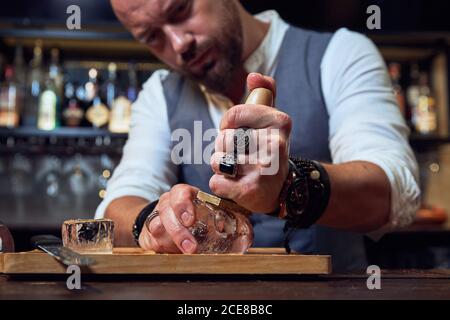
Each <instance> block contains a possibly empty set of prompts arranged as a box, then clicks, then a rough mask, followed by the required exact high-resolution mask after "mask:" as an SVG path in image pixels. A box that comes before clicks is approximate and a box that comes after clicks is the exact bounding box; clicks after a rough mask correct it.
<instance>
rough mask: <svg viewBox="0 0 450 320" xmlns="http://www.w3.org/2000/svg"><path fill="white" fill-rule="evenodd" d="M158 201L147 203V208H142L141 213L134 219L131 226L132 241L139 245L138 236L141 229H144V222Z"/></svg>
mask: <svg viewBox="0 0 450 320" xmlns="http://www.w3.org/2000/svg"><path fill="white" fill-rule="evenodd" d="M158 202H159V200H156V201H153V202H151V203H149V204H148V205H147V206H145V207H144V209H142V210H141V212H140V213H139V214H138V216H137V217H136V221H135V222H134V225H133V230H132V234H133V238H134V241H135V242H136V243H137V244H138V245H139V236H140V234H141V231H142V228H144V224H145V220H146V219H147V218H148V216H149V215H150V214H151V213H152V212H153V211H154V210H155V208H156V206H157V205H158Z"/></svg>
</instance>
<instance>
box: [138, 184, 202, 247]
mask: <svg viewBox="0 0 450 320" xmlns="http://www.w3.org/2000/svg"><path fill="white" fill-rule="evenodd" d="M197 192H198V189H197V188H194V187H192V186H189V185H185V184H178V185H176V186H174V187H173V188H172V189H171V190H170V191H169V192H166V193H164V194H163V195H162V196H161V197H160V198H159V202H158V205H157V206H156V208H155V210H158V212H159V215H158V216H157V217H155V218H154V219H153V220H152V221H151V222H150V225H149V228H147V227H146V226H144V228H143V229H142V232H141V234H140V236H139V245H140V246H141V248H143V249H145V250H153V251H155V252H158V253H180V252H182V253H195V252H196V251H197V242H196V241H195V238H194V236H193V235H192V234H191V233H190V231H189V230H188V229H187V228H188V227H190V226H192V225H193V224H194V222H195V210H194V205H193V203H192V201H193V200H194V199H195V197H196V195H197Z"/></svg>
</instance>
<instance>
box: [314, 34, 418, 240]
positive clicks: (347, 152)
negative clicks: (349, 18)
mask: <svg viewBox="0 0 450 320" xmlns="http://www.w3.org/2000/svg"><path fill="white" fill-rule="evenodd" d="M321 67H322V70H321V75H322V89H323V94H324V99H325V102H326V105H327V108H328V112H329V115H330V120H329V121H330V123H329V125H330V150H331V154H332V159H333V163H344V162H350V161H367V162H371V163H374V164H376V165H378V166H379V167H381V168H382V169H383V171H384V172H385V173H386V176H387V177H388V179H389V182H390V185H391V212H390V219H389V223H388V224H387V225H386V226H384V227H383V228H382V229H381V230H378V231H376V232H374V233H372V234H370V236H372V237H373V238H377V237H379V236H381V235H382V234H383V233H385V232H386V231H389V230H392V229H395V228H398V227H403V226H406V225H408V224H410V223H411V222H412V221H413V219H414V216H415V213H416V211H417V209H418V207H419V205H420V189H419V183H418V179H419V178H418V176H419V174H418V165H417V161H416V159H415V156H414V153H413V151H412V150H411V147H410V145H409V142H408V136H409V128H408V127H407V125H406V123H405V121H404V119H403V117H402V115H401V113H400V110H399V108H398V106H397V103H396V98H395V96H394V93H393V89H392V85H391V82H390V79H389V75H388V73H387V70H386V65H385V62H384V60H383V58H382V56H381V54H380V53H379V51H378V50H377V48H376V47H375V45H374V44H373V43H372V42H371V41H370V40H369V39H368V38H367V37H365V36H363V35H361V34H358V33H355V32H351V31H348V30H347V29H341V30H339V31H338V32H337V33H336V34H335V35H334V36H333V38H332V40H331V42H330V44H329V47H328V48H327V50H326V53H325V56H324V58H323V60H322V65H321ZM358 214H364V213H362V212H361V213H358Z"/></svg>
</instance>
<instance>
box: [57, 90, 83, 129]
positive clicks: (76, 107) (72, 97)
mask: <svg viewBox="0 0 450 320" xmlns="http://www.w3.org/2000/svg"><path fill="white" fill-rule="evenodd" d="M64 96H65V103H64V105H65V109H64V111H63V112H62V117H63V120H64V124H65V125H66V126H68V127H78V126H80V123H81V120H82V119H83V116H84V111H83V109H82V108H81V106H80V103H79V101H78V99H77V97H76V94H75V85H74V84H73V83H72V82H68V83H67V84H66V87H65V90H64Z"/></svg>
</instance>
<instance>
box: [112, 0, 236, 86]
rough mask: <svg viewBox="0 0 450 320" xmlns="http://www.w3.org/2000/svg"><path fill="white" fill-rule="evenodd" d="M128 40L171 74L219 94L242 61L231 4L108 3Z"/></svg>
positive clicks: (173, 0) (191, 0)
mask: <svg viewBox="0 0 450 320" xmlns="http://www.w3.org/2000/svg"><path fill="white" fill-rule="evenodd" d="M111 3H112V5H113V8H114V11H115V13H116V15H117V17H118V18H119V19H120V20H121V22H122V23H123V24H124V26H125V27H126V28H127V29H128V30H130V32H131V33H132V34H133V36H134V37H135V38H136V39H137V40H138V41H140V42H142V43H144V44H146V45H147V46H148V47H149V48H150V50H151V52H152V53H153V54H154V55H155V56H156V57H158V58H159V59H160V60H161V61H163V62H164V63H166V64H167V65H169V66H170V67H171V68H173V69H174V70H176V71H178V72H180V73H182V74H184V75H186V76H188V77H190V78H192V79H194V80H196V81H198V82H200V83H203V84H204V85H206V86H207V87H209V88H210V89H212V90H216V91H218V92H224V91H225V90H226V89H227V88H228V87H229V86H230V82H231V79H232V76H233V74H234V72H235V71H236V69H237V68H238V67H239V66H240V62H241V58H242V50H243V48H242V24H241V20H240V17H239V13H238V9H237V7H236V4H235V2H234V1H231V0H127V1H123V0H111Z"/></svg>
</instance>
